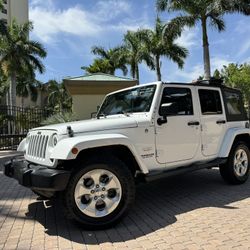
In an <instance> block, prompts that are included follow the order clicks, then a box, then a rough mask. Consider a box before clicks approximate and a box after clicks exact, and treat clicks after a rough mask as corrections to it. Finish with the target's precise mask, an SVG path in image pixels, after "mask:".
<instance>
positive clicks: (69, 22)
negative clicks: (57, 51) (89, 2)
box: [30, 0, 147, 43]
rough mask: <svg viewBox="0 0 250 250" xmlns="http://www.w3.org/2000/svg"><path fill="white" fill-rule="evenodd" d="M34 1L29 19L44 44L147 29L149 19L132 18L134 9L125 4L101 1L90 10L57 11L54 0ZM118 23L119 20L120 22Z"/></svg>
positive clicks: (73, 8)
mask: <svg viewBox="0 0 250 250" xmlns="http://www.w3.org/2000/svg"><path fill="white" fill-rule="evenodd" d="M44 2H45V1H42V0H33V1H32V2H31V6H30V19H31V21H33V23H34V31H33V34H34V35H35V36H36V37H37V38H38V39H40V40H41V41H43V42H46V43H51V42H55V40H56V39H55V38H56V37H57V36H58V35H59V34H71V35H75V36H78V37H82V38H86V37H97V36H98V35H101V34H102V35H103V34H104V33H105V32H109V31H116V32H124V31H126V30H128V29H132V30H134V29H137V28H139V27H146V22H147V20H145V19H144V17H143V18H141V19H140V18H136V19H132V18H129V13H130V12H131V6H130V5H129V4H128V3H127V2H125V1H120V0H119V1H118V0H107V1H104V0H101V1H98V2H97V3H96V5H94V6H93V8H92V9H91V10H89V9H88V11H87V10H85V9H84V8H83V7H82V6H80V5H76V6H74V7H70V8H68V9H58V8H55V6H54V5H53V2H52V1H51V0H49V1H48V6H46V5H45V4H44ZM122 14H126V16H125V18H124V17H123V18H121V21H120V22H118V23H115V24H114V21H113V22H112V20H113V19H114V18H117V19H118V18H119V16H120V15H122ZM118 20H119V19H118Z"/></svg>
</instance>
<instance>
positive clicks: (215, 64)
mask: <svg viewBox="0 0 250 250" xmlns="http://www.w3.org/2000/svg"><path fill="white" fill-rule="evenodd" d="M229 63H232V61H231V60H228V59H225V58H222V57H212V59H211V69H212V73H213V72H214V71H215V70H216V69H218V70H221V69H222V68H223V66H224V65H226V66H227V65H228V64H229Z"/></svg>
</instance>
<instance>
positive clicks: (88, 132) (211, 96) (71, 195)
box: [5, 81, 250, 229]
mask: <svg viewBox="0 0 250 250" xmlns="http://www.w3.org/2000/svg"><path fill="white" fill-rule="evenodd" d="M249 147H250V129H249V121H248V118H247V116H246V112H245V110H244V105H243V101H242V95H241V93H240V92H239V91H238V90H235V89H231V88H227V87H225V86H223V85H221V84H219V82H215V81H211V82H208V83H206V84H205V83H201V82H200V83H195V84H176V83H171V84H169V83H168V84H166V83H162V82H157V83H150V84H145V85H140V86H136V87H132V88H128V89H124V90H121V91H117V92H114V93H111V94H109V95H107V96H106V98H105V100H104V102H103V103H102V105H101V108H100V110H99V112H98V114H97V117H96V118H95V119H92V120H87V121H78V122H72V123H64V124H59V125H52V126H46V127H40V128H34V129H32V130H30V132H29V133H28V135H27V137H26V139H24V140H23V141H22V142H21V143H20V145H19V147H18V151H21V152H23V153H24V158H25V159H14V160H12V161H11V162H8V163H6V164H5V175H7V176H9V177H13V178H15V179H17V180H18V181H19V183H20V184H21V185H23V186H26V187H29V188H30V189H32V190H33V191H34V192H35V193H36V194H39V195H41V196H45V197H47V198H50V197H52V196H55V195H58V194H59V196H60V197H61V198H62V199H63V202H64V207H65V209H66V214H67V215H68V216H69V218H72V219H74V220H76V221H78V222H80V223H82V224H83V225H84V226H85V227H87V228H97V229H98V228H104V227H109V226H111V225H113V224H114V223H117V222H118V221H119V220H120V219H121V218H122V216H124V215H125V214H126V212H127V211H128V210H129V207H130V206H131V205H132V203H133V201H134V198H135V182H136V180H139V181H150V180H154V179H157V178H162V177H165V176H171V175H174V174H178V173H183V172H189V171H193V170H198V169H202V168H211V167H219V168H220V173H221V176H222V177H223V179H224V180H225V181H227V182H228V183H231V184H241V183H244V182H245V181H246V180H247V178H248V176H249V166H250V164H249V163H250V152H249Z"/></svg>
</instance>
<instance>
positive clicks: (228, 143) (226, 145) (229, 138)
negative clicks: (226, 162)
mask: <svg viewBox="0 0 250 250" xmlns="http://www.w3.org/2000/svg"><path fill="white" fill-rule="evenodd" d="M243 134H248V135H250V131H249V129H248V128H230V129H228V131H227V132H226V134H225V136H224V138H223V143H222V145H221V148H220V152H219V157H222V158H226V157H228V155H229V153H230V150H231V148H232V146H233V143H234V140H235V138H236V136H237V135H243Z"/></svg>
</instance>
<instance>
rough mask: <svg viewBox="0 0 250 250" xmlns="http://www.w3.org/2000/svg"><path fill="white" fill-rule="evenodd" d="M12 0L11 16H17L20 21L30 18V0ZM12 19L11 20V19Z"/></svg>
mask: <svg viewBox="0 0 250 250" xmlns="http://www.w3.org/2000/svg"><path fill="white" fill-rule="evenodd" d="M9 1H10V6H9V7H10V8H9V11H10V15H8V16H9V18H11V19H13V18H15V19H16V20H17V22H18V23H25V22H27V21H28V19H29V16H28V15H29V14H28V13H29V7H28V0H9ZM9 21H10V20H9Z"/></svg>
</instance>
